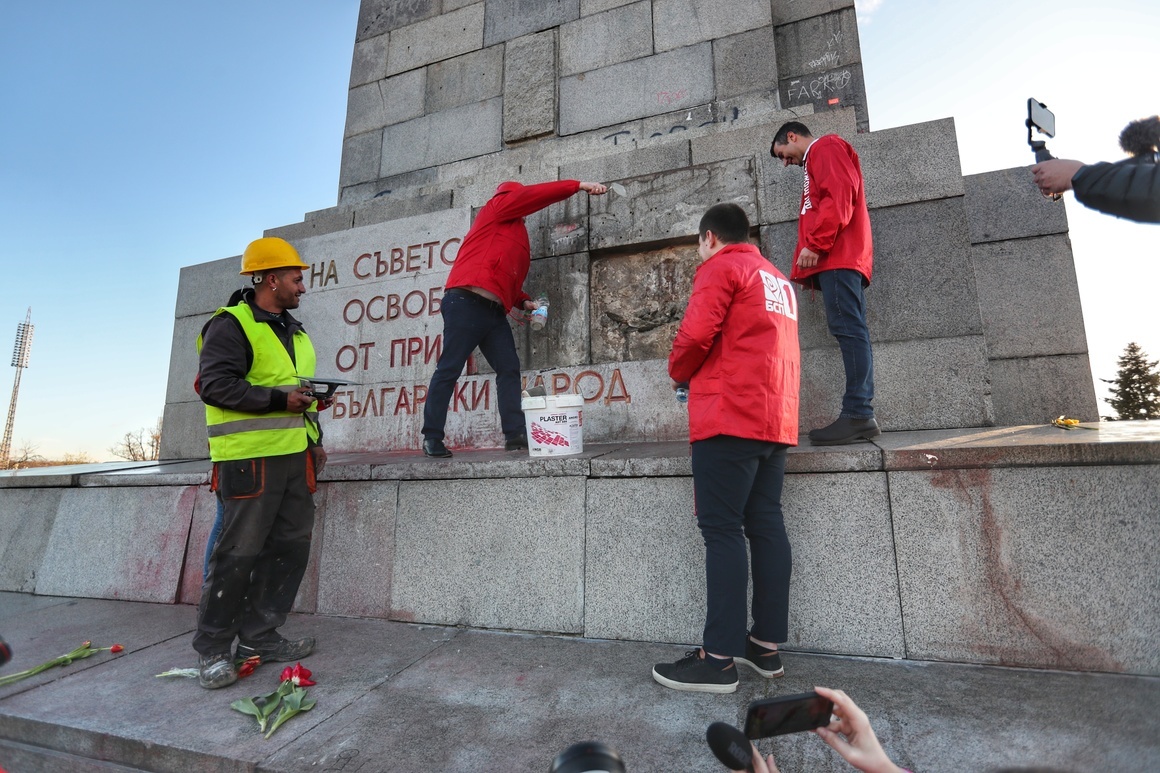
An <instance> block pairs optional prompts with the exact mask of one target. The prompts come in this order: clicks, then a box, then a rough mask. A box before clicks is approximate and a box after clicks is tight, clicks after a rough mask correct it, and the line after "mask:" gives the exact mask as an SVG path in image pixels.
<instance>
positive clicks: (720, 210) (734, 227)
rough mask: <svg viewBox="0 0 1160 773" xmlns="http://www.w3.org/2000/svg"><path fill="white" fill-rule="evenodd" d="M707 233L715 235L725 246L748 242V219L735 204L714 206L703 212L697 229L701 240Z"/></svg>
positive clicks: (743, 211) (742, 210)
mask: <svg viewBox="0 0 1160 773" xmlns="http://www.w3.org/2000/svg"><path fill="white" fill-rule="evenodd" d="M707 231H712V232H713V233H715V234H717V238H718V239H720V240H721V241H723V242H725V243H726V244H741V243H742V242H747V241H749V218H748V216H746V214H745V210H744V209H742V208H741V207H739V206H737V205H736V204H732V203H727V204H714V205H713V206H711V207H709V208H708V209H707V210H705V214H704V215H702V216H701V225H699V226H698V227H697V233H698V234H699V235H700V236H701V238H702V239H703V238H705V233H706V232H707Z"/></svg>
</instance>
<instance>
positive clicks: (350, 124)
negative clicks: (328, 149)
mask: <svg viewBox="0 0 1160 773" xmlns="http://www.w3.org/2000/svg"><path fill="white" fill-rule="evenodd" d="M414 72H418V73H420V75H421V74H422V71H421V70H415V71H414ZM422 113H423V107H422V104H421V103H420V106H419V110H418V111H417V112H415V113H413V115H411V116H408V117H409V118H410V117H414V115H421V114H422ZM392 123H394V122H393V121H392ZM386 125H387V118H386V115H385V114H384V110H383V93H382V92H381V91H380V90H379V82H378V81H375V82H374V83H368V84H366V85H365V86H356V87H355V88H353V89H351V90H350V91H349V92H347V97H346V134H345V136H347V137H353V136H354V135H356V134H362V133H363V132H369V131H372V130H374V129H381V128H383V127H384V126H386Z"/></svg>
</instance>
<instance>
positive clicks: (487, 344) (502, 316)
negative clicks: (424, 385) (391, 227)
mask: <svg viewBox="0 0 1160 773" xmlns="http://www.w3.org/2000/svg"><path fill="white" fill-rule="evenodd" d="M439 313H440V314H442V315H443V351H442V353H441V354H440V355H439V362H438V364H436V366H435V374H434V375H433V376H431V385H430V386H429V387H428V389H427V402H426V403H424V405H423V437H424V438H436V439H438V440H442V439H443V428H444V426H445V425H446V424H447V408H448V406H449V405H450V403H451V397H452V395H453V394H454V392H455V382H456V381H458V380H459V374H460V373H461V372H463V366H464V365H465V364H466V363H467V358H468V357H470V356H471V353H472V352H473V351H474V350H475V348H476V347H479V351H480V352H481V353H482V354H483V356H484V358H485V359H487V362H488V364H489V365H491V367H492V369H494V370H495V391H496V404H497V405H498V406H499V422H500V426H501V427H502V428H503V434H504V436H505V437H506V438H507V439H509V440H511V439H514V438H518V437H519V436H520V435H523V434H524V412H523V410H522V409H521V407H520V357H519V355H518V354H516V340H515V338H514V337H513V336H512V328H511V325H509V324H508V321H507V310H506V309H504V308H502V307H501V305H500V304H498V303H495V302H493V301H489V300H488V299H486V298H484V297H482V296H479V295H475V294H474V293H468V294H466V295H462V294H459V293H451V292H448V293H447V294H446V295H444V296H443V304H442V306H441V307H440V310H439Z"/></svg>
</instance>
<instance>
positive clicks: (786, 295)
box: [759, 271, 797, 321]
mask: <svg viewBox="0 0 1160 773" xmlns="http://www.w3.org/2000/svg"><path fill="white" fill-rule="evenodd" d="M759 273H760V274H761V281H762V283H763V284H764V285H765V310H766V311H768V312H772V313H774V314H781V315H783V316H786V317H789V318H790V319H792V320H795V321H796V320H797V296H795V295H794V294H793V287H791V286H790V283H789V281H788V280H786V279H782V278H781V277H779V276H774V275H773V274H771V273H769V272H768V271H761V272H759Z"/></svg>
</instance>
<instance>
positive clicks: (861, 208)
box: [790, 134, 874, 287]
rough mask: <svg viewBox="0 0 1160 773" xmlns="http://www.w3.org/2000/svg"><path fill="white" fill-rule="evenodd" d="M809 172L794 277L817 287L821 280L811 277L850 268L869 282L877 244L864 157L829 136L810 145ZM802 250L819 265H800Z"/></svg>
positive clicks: (808, 285)
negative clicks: (813, 255) (815, 257)
mask: <svg viewBox="0 0 1160 773" xmlns="http://www.w3.org/2000/svg"><path fill="white" fill-rule="evenodd" d="M803 168H804V170H805V175H804V177H803V178H802V203H801V209H800V213H801V214H800V215H799V217H798V241H797V247H796V248H795V249H794V251H793V271H791V272H790V279H792V280H793V281H795V282H799V283H801V284H803V285H805V286H806V287H817V280H816V279H811V278H810V277H812V276H813V275H814V274H817V273H818V272H820V271H833V270H834V269H838V268H849V269H853V270H854V271H857V272H858V273H859V274H861V275H862V276H864V277H866V283H867V284H869V283H870V274H871V272H872V271H873V269H874V242H873V238H872V237H871V235H870V213H869V211H867V209H866V187H865V185H864V184H863V181H862V163H861V162H860V161H859V160H858V154H857V153H856V152H854V148H853V147H852V146H851V145H850V143H848V142H846V141H845V140H844V139H842V138H841V137H839V136H838V135H836V134H827V135H826V136H824V137H819V138H818V139H816V140H814V142H813V143H812V144H811V145H810V147H809V150H807V151H806V157H805V165H804V167H803ZM802 247H809V248H810V249H811V250H813V251H814V252H816V253H817V254H818V255H819V256H821V257H820V259H819V260H818V263H817V265H815V266H811V267H809V268H799V267H798V254H799V253H800V252H801V251H802Z"/></svg>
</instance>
